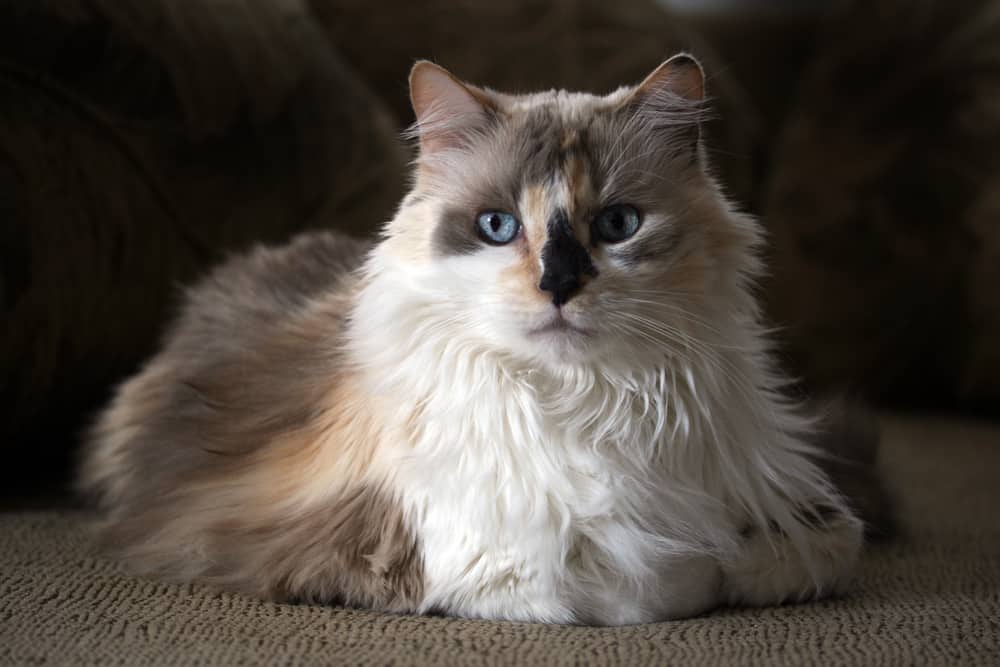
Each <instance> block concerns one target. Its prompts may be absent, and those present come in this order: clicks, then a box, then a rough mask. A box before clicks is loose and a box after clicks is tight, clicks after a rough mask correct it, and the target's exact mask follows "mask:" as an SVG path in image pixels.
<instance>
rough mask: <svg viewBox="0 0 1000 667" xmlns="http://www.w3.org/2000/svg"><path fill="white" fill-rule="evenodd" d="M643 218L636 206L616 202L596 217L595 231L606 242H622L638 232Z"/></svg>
mask: <svg viewBox="0 0 1000 667" xmlns="http://www.w3.org/2000/svg"><path fill="white" fill-rule="evenodd" d="M641 222H642V218H641V216H640V215H639V211H638V209H636V207H635V206H629V205H628V204H615V205H613V206H608V207H607V208H606V209H604V210H603V211H601V212H600V213H598V214H597V217H596V218H594V233H595V234H596V235H597V237H598V238H599V239H600V240H601V241H604V242H605V243H620V242H621V241H624V240H625V239H627V238H629V237H630V236H632V235H633V234H635V233H636V231H638V229H639V225H640V223H641Z"/></svg>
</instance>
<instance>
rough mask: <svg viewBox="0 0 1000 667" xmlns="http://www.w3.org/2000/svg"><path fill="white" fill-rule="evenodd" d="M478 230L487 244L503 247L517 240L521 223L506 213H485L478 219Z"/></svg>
mask: <svg viewBox="0 0 1000 667" xmlns="http://www.w3.org/2000/svg"><path fill="white" fill-rule="evenodd" d="M476 229H478V230H479V236H481V237H482V239H483V240H484V241H486V242H487V243H493V244H495V245H503V244H504V243H510V242H511V241H513V240H514V239H515V238H517V233H518V232H519V231H521V223H520V222H518V221H517V218H515V217H514V216H513V215H511V214H510V213H506V212H504V211H484V212H482V213H480V214H479V215H478V216H477V217H476Z"/></svg>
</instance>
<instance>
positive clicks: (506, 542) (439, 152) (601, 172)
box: [82, 58, 861, 624]
mask: <svg viewBox="0 0 1000 667" xmlns="http://www.w3.org/2000/svg"><path fill="white" fill-rule="evenodd" d="M412 86H413V98H414V106H415V108H416V111H417V115H418V122H419V124H420V125H419V127H420V138H421V159H420V162H419V163H418V168H417V181H416V186H415V187H414V190H413V192H411V194H410V195H409V196H408V197H407V198H406V199H405V200H404V201H403V204H402V205H401V207H400V210H399V213H398V214H397V216H396V218H395V219H394V220H393V221H392V222H390V223H389V225H388V226H387V229H386V234H385V237H384V239H383V240H382V241H381V242H380V243H378V244H377V245H376V246H374V247H373V248H372V249H371V251H370V252H369V253H368V254H367V255H365V253H364V249H363V248H362V247H361V246H360V245H359V244H358V243H357V242H354V241H351V240H349V239H346V238H343V237H337V236H334V235H330V234H318V235H314V236H310V237H303V238H300V239H298V240H296V241H295V242H293V243H292V244H291V245H289V246H287V247H285V248H282V249H274V250H269V249H261V250H258V251H256V252H255V253H253V254H252V255H250V256H249V257H247V258H240V259H235V260H233V261H231V262H230V263H229V264H228V265H227V266H224V267H223V268H221V269H220V270H219V271H217V272H216V273H215V274H214V275H213V276H211V277H210V278H209V279H208V280H207V281H205V283H204V284H202V285H201V286H199V287H197V288H195V289H194V290H192V292H191V294H190V296H189V299H188V303H187V306H186V309H185V311H184V312H183V313H182V316H181V317H180V318H179V320H178V323H177V324H176V326H175V327H174V329H173V330H172V331H171V332H170V333H169V335H168V337H167V341H166V346H165V349H164V350H163V352H161V353H160V355H158V356H157V357H155V358H154V359H153V360H152V361H151V362H150V363H149V365H148V366H147V367H146V368H145V369H144V370H143V371H142V372H141V373H140V374H139V375H138V376H136V377H135V378H133V379H132V380H130V381H129V382H128V383H126V384H125V385H124V386H123V388H122V389H121V391H120V393H119V395H118V397H117V398H116V400H115V402H114V404H113V405H112V406H111V407H110V408H109V410H108V411H107V412H106V413H105V415H104V416H103V417H102V419H101V421H100V422H99V424H98V427H97V429H96V431H95V437H94V439H93V442H92V445H91V447H90V449H89V450H88V454H87V457H86V459H85V464H84V468H83V474H82V485H83V487H84V488H85V489H87V490H89V491H91V492H94V493H95V494H96V495H97V496H98V498H99V499H100V501H101V504H102V506H103V508H104V510H105V512H106V517H105V519H104V521H105V523H104V530H105V531H106V535H107V537H108V538H109V541H110V542H111V543H113V544H115V545H116V546H117V547H118V548H120V549H121V550H122V553H123V556H124V558H125V559H126V560H127V561H128V562H130V563H132V564H133V565H134V566H135V567H136V568H137V569H138V570H139V571H142V572H148V573H156V574H159V575H162V576H167V577H170V578H179V579H195V580H203V581H208V582H211V583H215V584H218V585H221V586H224V587H227V588H235V589H238V590H242V591H245V592H248V593H252V594H256V595H261V596H265V597H270V598H275V599H309V600H320V601H343V602H346V603H348V604H354V605H361V606H368V607H373V608H376V609H385V610H394V611H416V612H427V611H441V612H444V613H449V614H457V615H464V616H473V617H490V618H510V619H522V620H538V621H549V622H588V623H602V624H621V623H632V622H645V621H654V620H660V619H666V618H677V617H682V616H688V615H692V614H696V613H700V612H702V611H704V610H707V609H709V608H711V607H714V606H716V605H718V604H720V603H727V602H731V603H747V604H769V603H775V602H780V601H782V600H786V599H802V598H806V597H812V596H815V595H818V594H825V593H828V592H831V591H834V590H837V589H839V588H841V587H842V586H843V585H844V583H845V582H846V580H847V577H848V576H849V573H850V571H851V569H852V565H853V563H854V561H855V560H856V557H857V553H858V550H859V548H860V544H861V525H860V521H859V520H858V519H857V518H856V517H855V516H854V515H853V514H852V513H851V511H850V510H849V509H848V508H847V507H846V506H845V503H844V501H843V499H842V498H841V497H840V496H839V495H838V494H837V493H836V491H835V490H833V489H832V488H831V486H830V483H829V482H828V480H827V479H826V477H825V476H824V475H823V474H822V472H821V471H820V470H819V469H818V468H817V467H816V466H815V465H814V463H812V462H811V461H810V457H811V455H812V452H811V450H810V448H809V447H808V445H806V444H805V443H804V438H806V437H807V435H808V434H809V432H810V429H811V428H812V426H811V425H810V424H809V423H808V421H807V420H805V419H804V418H802V417H801V416H799V415H798V413H797V412H796V410H795V408H794V407H792V406H790V405H787V404H786V403H784V402H783V401H781V400H780V399H779V397H778V396H779V394H778V390H779V387H780V379H779V378H778V377H777V376H776V375H775V374H774V373H773V371H772V369H771V367H770V363H769V361H768V358H767V354H766V349H765V344H764V342H763V333H762V330H761V327H760V324H759V322H758V312H757V308H756V305H755V301H754V298H753V296H752V295H751V293H750V291H749V290H750V281H751V280H752V278H753V277H754V276H755V275H756V273H757V271H758V264H757V260H756V258H755V250H756V247H757V245H758V231H757V228H756V226H755V224H754V223H753V221H751V220H749V219H748V218H746V217H744V216H741V215H739V214H736V213H734V212H733V211H731V210H730V209H729V207H728V205H727V204H726V203H725V200H724V199H723V197H722V196H721V195H720V193H719V191H718V189H717V187H716V186H715V184H714V182H712V180H711V179H710V178H709V177H707V176H706V175H705V172H704V169H703V166H702V158H701V156H700V154H699V152H698V147H697V115H696V113H695V110H696V105H692V104H690V102H691V101H692V100H693V101H694V102H697V101H698V100H700V98H701V73H700V69H698V68H697V65H695V64H693V61H691V60H690V59H687V58H680V59H674V60H672V61H669V62H668V63H666V64H665V65H664V66H661V68H659V69H658V70H657V71H656V72H654V74H652V75H651V76H650V77H649V78H648V79H647V80H646V81H645V82H644V83H643V84H642V85H641V86H639V87H638V88H633V89H622V90H619V91H617V92H615V93H613V94H612V95H610V96H608V97H604V98H601V97H594V96H589V95H583V94H567V93H563V92H559V93H547V94H540V95H535V96H527V97H508V96H503V95H500V94H497V93H492V92H489V91H483V90H480V89H476V88H472V87H468V86H463V85H462V84H459V83H458V82H456V81H454V80H453V79H451V77H450V76H449V75H447V74H446V73H445V72H443V70H440V69H437V68H435V67H433V66H431V65H429V64H422V65H418V66H417V67H416V68H415V70H414V76H413V80H412ZM632 135H635V136H634V137H633V136H632ZM658 142H659V143H658ZM623 202H628V203H627V204H624V203H623ZM639 210H641V211H642V216H643V217H642V218H641V219H640V217H639ZM483 211H485V213H483ZM508 211H516V217H514V215H513V214H510V213H508ZM608 211H611V214H610V217H608V215H606V214H607V212H608ZM484 216H485V217H484ZM602 216H603V217H602ZM518 218H519V219H518ZM476 225H479V228H478V230H477V227H476ZM609 225H610V226H609ZM511 230H513V233H511ZM623 230H624V231H623ZM625 232H628V233H629V235H628V236H626V237H625V238H619V237H620V236H621V235H622V234H623V233H625ZM609 239H610V240H609Z"/></svg>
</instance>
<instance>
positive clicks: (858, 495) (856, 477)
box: [814, 398, 896, 541]
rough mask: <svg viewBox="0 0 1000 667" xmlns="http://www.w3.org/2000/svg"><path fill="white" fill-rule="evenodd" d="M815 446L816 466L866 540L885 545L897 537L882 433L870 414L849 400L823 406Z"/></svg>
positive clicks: (831, 402) (830, 401)
mask: <svg viewBox="0 0 1000 667" xmlns="http://www.w3.org/2000/svg"><path fill="white" fill-rule="evenodd" d="M821 426H822V428H821V429H820V430H819V432H818V433H817V435H816V440H815V443H814V444H815V445H816V446H817V448H818V449H819V450H820V451H821V454H820V456H819V460H818V461H817V464H818V465H819V466H820V467H821V468H822V469H823V470H824V471H825V472H826V473H827V475H829V476H830V479H831V480H832V481H833V483H834V485H835V486H836V487H837V489H838V490H839V491H840V493H841V494H842V495H843V496H844V498H846V499H847V502H848V504H849V505H850V506H851V508H852V509H853V510H854V511H855V512H856V513H857V515H858V516H859V517H860V518H861V520H862V521H864V523H865V537H866V538H867V539H868V540H871V541H883V540H887V539H889V538H891V537H892V536H893V535H894V534H895V530H896V522H895V518H894V512H893V502H892V498H891V497H890V495H889V492H888V490H887V489H886V486H885V483H884V479H883V477H882V475H881V474H880V471H879V467H878V447H879V440H880V432H879V426H878V420H877V419H876V417H875V415H874V414H873V413H872V412H871V410H869V409H867V408H864V407H862V406H861V405H859V404H857V403H854V402H851V401H849V400H847V399H842V398H841V399H834V400H828V401H826V402H825V404H824V410H823V418H822V423H821Z"/></svg>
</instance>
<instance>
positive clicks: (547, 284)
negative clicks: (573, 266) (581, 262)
mask: <svg viewBox="0 0 1000 667" xmlns="http://www.w3.org/2000/svg"><path fill="white" fill-rule="evenodd" d="M581 287H582V285H581V283H580V276H577V275H573V274H569V273H564V274H554V273H549V272H546V273H545V275H543V276H542V282H540V283H538V289H540V290H542V291H543V292H549V293H550V294H551V295H552V305H554V306H561V305H563V304H564V303H566V302H567V301H569V300H570V299H572V298H573V297H574V296H576V295H577V294H578V293H579V292H580V288H581Z"/></svg>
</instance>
